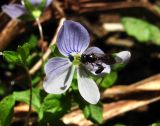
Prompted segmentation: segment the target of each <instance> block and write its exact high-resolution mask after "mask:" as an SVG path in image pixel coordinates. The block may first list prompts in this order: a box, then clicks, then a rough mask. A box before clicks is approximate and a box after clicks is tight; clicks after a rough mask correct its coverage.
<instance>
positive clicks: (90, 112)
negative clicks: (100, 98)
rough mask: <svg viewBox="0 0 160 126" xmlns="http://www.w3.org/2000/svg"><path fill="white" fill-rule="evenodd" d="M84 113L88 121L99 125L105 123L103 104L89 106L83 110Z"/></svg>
mask: <svg viewBox="0 0 160 126" xmlns="http://www.w3.org/2000/svg"><path fill="white" fill-rule="evenodd" d="M82 111H83V113H84V116H85V117H86V118H87V119H90V120H91V121H93V122H96V123H98V124H101V123H102V122H103V116H102V114H103V106H102V104H101V103H98V104H96V105H92V104H87V105H85V107H84V108H83V109H82Z"/></svg>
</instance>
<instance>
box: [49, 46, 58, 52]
mask: <svg viewBox="0 0 160 126" xmlns="http://www.w3.org/2000/svg"><path fill="white" fill-rule="evenodd" d="M49 48H50V49H51V51H52V52H53V53H54V51H55V49H56V45H52V46H50V47H49Z"/></svg>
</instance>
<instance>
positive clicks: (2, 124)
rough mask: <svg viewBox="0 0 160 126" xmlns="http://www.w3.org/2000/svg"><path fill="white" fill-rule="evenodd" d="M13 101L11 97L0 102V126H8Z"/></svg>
mask: <svg viewBox="0 0 160 126" xmlns="http://www.w3.org/2000/svg"><path fill="white" fill-rule="evenodd" d="M14 105H15V99H14V97H13V96H12V95H10V96H7V97H5V98H3V99H2V101H1V102H0V113H1V114H0V126H10V123H11V118H12V114H13V107H14Z"/></svg>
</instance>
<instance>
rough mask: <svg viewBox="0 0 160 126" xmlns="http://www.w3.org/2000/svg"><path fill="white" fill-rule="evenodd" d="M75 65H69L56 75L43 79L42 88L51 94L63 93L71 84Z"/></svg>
mask: <svg viewBox="0 0 160 126" xmlns="http://www.w3.org/2000/svg"><path fill="white" fill-rule="evenodd" d="M74 71H75V66H70V67H69V68H68V69H66V70H65V71H63V73H61V74H58V75H56V77H54V78H51V79H49V80H47V79H46V80H45V81H44V83H43V87H44V90H45V91H46V92H48V93H51V94H61V93H64V92H65V91H66V90H67V89H68V88H69V87H70V85H71V82H72V79H73V75H74Z"/></svg>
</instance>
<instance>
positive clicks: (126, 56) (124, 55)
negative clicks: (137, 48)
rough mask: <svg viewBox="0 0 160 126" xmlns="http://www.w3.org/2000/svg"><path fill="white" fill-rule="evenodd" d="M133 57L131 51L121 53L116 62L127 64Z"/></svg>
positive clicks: (117, 55) (118, 54)
mask: <svg viewBox="0 0 160 126" xmlns="http://www.w3.org/2000/svg"><path fill="white" fill-rule="evenodd" d="M130 57H131V53H130V52H129V51H121V52H119V53H117V54H116V57H115V59H116V62H117V63H124V64H126V63H127V62H128V61H129V59H130Z"/></svg>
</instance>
